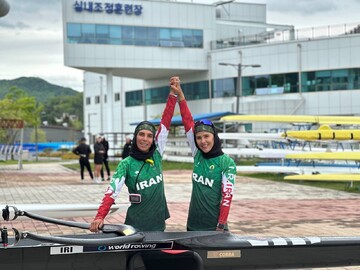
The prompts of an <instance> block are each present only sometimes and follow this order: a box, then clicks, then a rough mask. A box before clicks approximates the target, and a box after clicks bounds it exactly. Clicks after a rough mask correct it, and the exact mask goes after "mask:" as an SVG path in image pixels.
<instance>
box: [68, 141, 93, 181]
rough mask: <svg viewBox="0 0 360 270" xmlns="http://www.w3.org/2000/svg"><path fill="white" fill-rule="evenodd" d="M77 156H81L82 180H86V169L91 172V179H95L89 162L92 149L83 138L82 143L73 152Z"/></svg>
mask: <svg viewBox="0 0 360 270" xmlns="http://www.w3.org/2000/svg"><path fill="white" fill-rule="evenodd" d="M72 152H73V153H74V154H75V155H78V156H79V163H80V176H81V180H84V168H85V167H86V169H87V170H88V172H89V175H90V177H91V179H94V176H93V173H92V171H91V166H90V162H89V155H90V154H91V149H90V146H89V145H88V144H86V139H85V138H81V139H80V143H79V145H78V146H77V147H75V148H74V149H73V151H72Z"/></svg>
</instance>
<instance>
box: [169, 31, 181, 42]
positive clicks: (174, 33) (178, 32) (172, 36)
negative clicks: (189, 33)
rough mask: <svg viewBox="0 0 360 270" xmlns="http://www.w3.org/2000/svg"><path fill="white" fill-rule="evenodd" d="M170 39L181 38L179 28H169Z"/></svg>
mask: <svg viewBox="0 0 360 270" xmlns="http://www.w3.org/2000/svg"><path fill="white" fill-rule="evenodd" d="M171 40H182V31H181V30H180V29H171Z"/></svg>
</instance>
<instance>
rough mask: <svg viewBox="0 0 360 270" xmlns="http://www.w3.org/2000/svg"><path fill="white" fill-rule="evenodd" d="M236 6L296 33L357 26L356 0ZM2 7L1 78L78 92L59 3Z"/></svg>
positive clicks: (14, 0) (359, 2) (19, 0)
mask: <svg viewBox="0 0 360 270" xmlns="http://www.w3.org/2000/svg"><path fill="white" fill-rule="evenodd" d="M130 1H131V0H130ZM130 1H129V2H130ZM236 1H239V2H252V3H266V4H267V21H268V23H273V24H287V25H294V26H295V28H307V27H313V26H324V25H335V24H345V23H357V22H359V23H360V16H359V14H360V0H253V1H250V0H243V1H240V0H236ZM7 2H8V3H9V4H10V12H9V13H8V14H7V15H6V16H5V17H1V18H0V79H15V78H18V77H22V76H26V77H30V76H33V77H40V78H42V79H45V80H47V81H49V82H50V83H53V84H57V85H61V86H68V87H71V88H73V89H75V90H78V91H81V90H82V71H80V70H77V69H74V68H69V67H65V66H64V64H63V63H64V60H63V46H62V42H63V38H62V16H61V1H60V0H7ZM193 2H203V3H212V2H214V1H211V0H193Z"/></svg>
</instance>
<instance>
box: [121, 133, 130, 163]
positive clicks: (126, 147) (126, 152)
mask: <svg viewBox="0 0 360 270" xmlns="http://www.w3.org/2000/svg"><path fill="white" fill-rule="evenodd" d="M130 150H131V138H130V137H126V143H125V145H124V148H123V151H122V154H121V157H122V159H125V158H127V157H128V156H129V155H130Z"/></svg>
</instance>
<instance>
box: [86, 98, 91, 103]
mask: <svg viewBox="0 0 360 270" xmlns="http://www.w3.org/2000/svg"><path fill="white" fill-rule="evenodd" d="M85 102H86V105H90V104H91V98H90V97H86V101H85Z"/></svg>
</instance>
